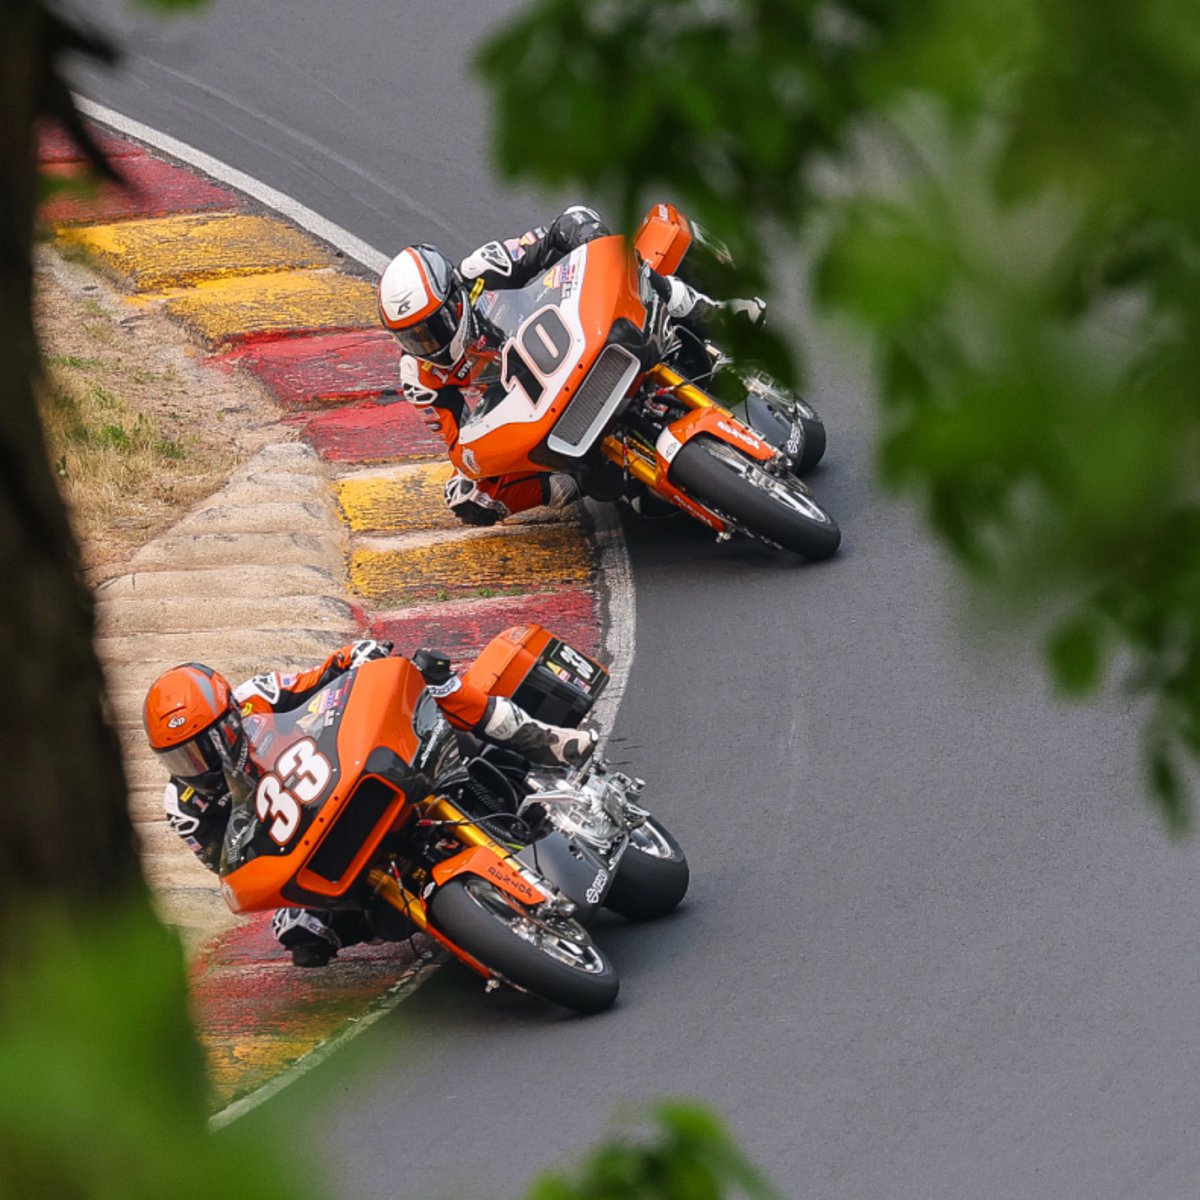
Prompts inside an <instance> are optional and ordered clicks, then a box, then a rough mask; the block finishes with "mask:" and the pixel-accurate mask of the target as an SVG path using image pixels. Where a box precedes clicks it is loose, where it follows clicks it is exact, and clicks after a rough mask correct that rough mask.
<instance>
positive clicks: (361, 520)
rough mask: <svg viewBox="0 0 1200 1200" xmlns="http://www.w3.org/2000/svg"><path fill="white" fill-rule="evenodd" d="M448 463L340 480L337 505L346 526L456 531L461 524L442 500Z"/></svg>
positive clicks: (366, 529) (362, 529)
mask: <svg viewBox="0 0 1200 1200" xmlns="http://www.w3.org/2000/svg"><path fill="white" fill-rule="evenodd" d="M453 473H454V468H453V466H452V465H451V464H450V463H436V464H433V465H428V466H419V467H406V468H404V469H402V470H400V471H394V472H391V473H389V474H387V475H371V476H369V477H367V478H359V479H343V480H342V481H341V482H340V483H339V484H338V485H337V498H338V503H339V504H340V505H341V506H342V515H343V516H344V517H345V518H346V522H347V524H349V526H350V528H351V529H353V530H354V531H355V532H357V533H366V532H375V531H378V530H389V531H395V532H398V533H399V532H403V533H408V532H410V531H412V530H415V529H459V528H461V527H462V526H461V523H460V522H459V521H458V519H457V518H456V517H455V516H454V514H453V513H451V512H450V510H449V509H448V508H447V507H446V505H445V502H444V500H443V494H444V492H445V487H446V480H448V479H449V478H450V476H451V475H452V474H453Z"/></svg>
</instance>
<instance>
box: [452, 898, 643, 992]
mask: <svg viewBox="0 0 1200 1200" xmlns="http://www.w3.org/2000/svg"><path fill="white" fill-rule="evenodd" d="M429 916H430V921H431V923H432V925H433V926H434V928H436V929H438V930H440V931H441V932H442V933H444V934H445V935H446V936H447V937H448V938H449V939H450V940H451V941H452V942H454V943H455V944H457V945H458V946H461V947H462V949H464V950H465V951H466V952H467V953H468V954H469V955H470V956H471V957H472V958H474V959H476V960H477V961H478V962H480V963H482V964H483V965H484V966H485V967H489V968H491V969H492V970H493V971H495V972H496V973H497V974H498V975H500V976H502V977H503V978H504V979H505V980H507V981H508V982H509V983H511V984H513V985H514V986H515V987H518V988H520V989H522V990H523V991H527V992H531V993H532V994H533V995H535V996H538V997H540V998H541V999H543V1000H548V1001H550V1003H551V1004H559V1005H562V1007H563V1008H569V1009H572V1010H573V1011H574V1012H578V1013H595V1012H600V1011H601V1009H605V1008H607V1007H608V1006H609V1005H610V1004H612V1002H613V1001H614V1000H615V999H616V998H617V991H618V989H619V988H620V981H619V980H618V978H617V972H616V970H615V969H614V968H613V965H612V963H610V962H609V961H608V959H607V958H606V957H605V955H604V953H603V952H602V951H601V950H600V949H599V947H598V946H596V944H595V943H594V942H593V941H592V938H591V935H590V934H589V933H588V932H587V930H585V929H584V928H583V926H582V925H580V924H579V922H578V921H575V920H571V919H570V918H566V917H553V918H548V917H543V916H540V915H539V914H537V913H535V912H532V911H531V910H529V909H526V908H525V907H524V906H523V905H522V904H520V903H518V902H517V901H514V900H510V899H509V898H508V897H507V895H506V894H505V893H504V892H502V891H501V890H500V889H499V888H497V887H496V886H495V885H494V884H492V883H489V882H488V880H486V879H483V878H482V877H480V876H478V875H462V876H459V878H457V879H451V880H450V881H449V882H448V883H446V884H445V885H444V886H443V887H441V888H440V889H439V890H438V891H437V893H436V894H435V895H434V897H433V899H432V900H431V901H430V903H429Z"/></svg>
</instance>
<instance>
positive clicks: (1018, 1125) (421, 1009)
mask: <svg viewBox="0 0 1200 1200" xmlns="http://www.w3.org/2000/svg"><path fill="white" fill-rule="evenodd" d="M512 7H513V6H512V5H511V4H509V3H507V2H506V3H492V4H484V3H478V2H471V3H467V2H466V0H458V2H456V3H453V4H448V5H439V4H414V3H407V2H405V3H395V2H388V3H385V2H383V0H369V2H367V0H362V2H359V3H355V4H353V5H347V6H342V5H331V4H327V3H322V2H321V0H293V2H292V3H289V4H288V5H287V6H280V5H270V6H268V5H265V4H252V3H250V2H249V0H239V2H237V3H234V2H231V0H229V2H224V3H218V4H216V5H215V6H214V7H213V9H212V10H211V11H210V12H209V14H208V15H206V16H204V17H203V18H200V19H195V20H193V19H187V20H182V21H177V22H175V23H174V24H172V25H170V26H162V25H159V24H157V23H156V22H153V21H151V20H149V19H145V20H143V19H138V20H136V21H134V20H133V19H132V18H130V17H128V16H127V15H126V14H125V13H124V11H123V10H122V9H119V8H118V7H117V6H116V5H115V4H112V3H111V2H109V3H106V4H105V5H103V6H101V7H100V10H99V11H101V12H104V13H106V15H105V16H104V18H103V19H104V20H105V22H106V23H107V24H108V25H110V26H111V27H113V28H118V29H120V30H121V31H122V34H121V36H122V38H123V40H124V42H125V45H126V48H127V51H128V55H129V57H128V61H127V64H126V68H125V70H124V71H123V73H121V74H120V75H118V76H114V77H109V78H100V77H98V76H96V75H94V74H91V73H81V74H80V75H79V77H78V81H79V85H80V89H81V90H82V91H83V92H84V93H85V94H87V95H88V96H90V97H91V98H92V99H94V100H97V101H99V102H101V103H103V104H106V105H108V106H110V107H112V108H114V109H117V110H118V111H120V112H123V113H125V114H126V115H128V116H130V117H133V118H135V119H137V120H140V121H143V122H145V123H147V124H149V125H152V126H154V127H156V128H158V129H160V130H163V131H165V132H167V133H169V134H172V135H174V136H175V137H177V138H180V139H181V140H183V141H185V142H188V143H190V144H191V145H193V146H196V147H198V148H199V149H201V150H204V151H206V152H208V153H210V154H212V155H214V156H216V157H218V158H220V159H222V160H224V161H226V162H228V163H230V164H231V165H233V166H235V167H237V168H239V169H241V170H243V171H245V172H247V173H249V174H251V175H253V176H255V177H257V178H259V179H261V180H263V181H264V182H265V183H267V184H269V185H271V186H273V187H275V188H278V189H279V190H281V191H283V192H285V193H288V194H289V195H291V196H293V197H295V198H296V199H297V200H299V201H301V202H302V203H304V204H307V205H308V206H309V207H310V208H312V209H315V210H316V211H317V212H319V213H320V214H321V215H322V216H324V217H327V218H328V219H330V220H332V221H334V222H337V223H338V224H340V225H342V226H344V227H345V228H347V229H349V230H350V231H351V232H352V233H354V234H356V235H358V236H359V237H361V238H363V239H364V240H365V241H367V242H368V243H370V244H371V245H373V246H376V247H378V248H380V249H382V250H385V251H389V252H390V251H391V250H393V249H396V248H398V247H399V245H400V244H402V243H403V242H405V241H408V240H433V241H437V242H439V243H441V244H442V245H443V246H444V247H445V248H446V249H447V250H449V251H450V252H452V253H465V252H466V251H467V250H468V249H470V248H471V247H472V246H473V245H475V244H476V243H478V242H480V241H483V240H486V239H488V238H491V237H495V236H504V235H508V234H510V233H515V232H518V231H519V230H521V229H523V228H525V227H527V226H528V225H529V224H530V223H531V222H532V221H533V220H534V219H541V218H545V217H548V216H550V215H553V213H554V211H556V201H555V200H553V199H552V200H546V199H545V198H541V199H538V198H535V197H533V196H531V195H529V194H523V193H520V192H515V191H512V190H508V189H505V188H503V187H502V186H501V185H499V184H498V183H497V182H496V181H495V180H494V178H493V176H492V173H491V171H490V169H489V166H488V158H487V148H486V138H487V133H486V122H487V104H486V100H485V99H484V97H483V95H482V93H481V92H480V90H479V88H478V87H477V86H476V85H475V84H474V83H473V82H472V81H471V79H470V78H469V76H468V75H467V73H466V69H465V66H464V62H465V59H466V56H467V55H468V53H469V49H470V47H471V46H472V45H473V44H474V43H475V42H476V40H477V39H478V37H479V36H480V35H481V34H482V33H483V32H484V31H485V29H486V28H487V27H488V25H489V23H490V22H492V21H495V20H498V19H500V18H501V17H502V16H503V15H504V14H505V13H506V12H508V11H510V10H511V8H512ZM531 136H536V131H531ZM580 198H581V199H586V197H580ZM559 199H562V198H559ZM776 321H777V322H785V321H796V322H797V324H798V323H799V322H798V317H797V312H796V309H795V306H794V305H789V304H787V303H784V304H781V305H777V307H776ZM808 329H809V333H808V337H809V341H810V353H811V355H812V361H813V376H812V383H813V386H812V389H811V393H810V394H811V398H812V399H813V400H814V401H815V403H816V404H817V406H818V408H819V409H820V410H821V411H822V412H823V414H824V415H825V417H826V420H827V423H828V426H829V430H830V450H829V454H828V463H827V465H826V467H825V468H824V469H823V470H822V471H820V472H819V473H818V475H817V476H816V477H815V479H814V484H815V486H816V488H817V492H818V495H819V497H820V498H821V499H822V500H823V501H825V502H826V503H827V504H828V506H829V508H830V509H831V510H832V511H833V513H834V514H835V515H836V516H837V518H838V519H839V521H840V522H841V524H842V527H843V530H844V533H845V542H844V550H843V552H842V553H841V554H840V555H839V557H838V558H836V559H835V560H833V561H832V562H830V563H827V564H823V565H821V566H818V567H797V566H794V565H793V564H791V563H790V562H788V561H785V560H783V559H781V558H779V557H777V556H774V555H772V554H769V553H767V552H765V551H760V550H757V549H755V548H752V547H745V546H737V545H733V546H725V547H718V546H715V545H714V544H712V543H711V542H710V541H709V540H708V539H707V537H706V536H705V535H704V534H703V532H702V531H701V530H699V528H698V527H697V528H696V529H694V530H693V529H687V528H684V527H683V526H682V524H680V523H678V522H670V523H667V524H663V525H644V524H633V523H627V536H628V541H629V548H630V552H631V555H632V559H633V564H634V577H635V581H636V586H637V622H638V624H637V646H638V653H637V658H636V661H635V664H634V668H633V673H632V677H631V681H630V687H629V691H628V694H627V697H626V700H625V703H624V706H623V708H622V710H621V712H620V715H619V717H618V721H617V726H616V729H615V732H614V745H613V749H614V751H615V752H616V756H617V757H619V758H622V759H625V760H627V761H628V763H629V764H631V766H632V767H634V768H635V769H636V770H637V771H638V772H639V773H641V774H643V775H645V776H646V777H647V778H648V779H649V780H650V781H651V790H650V791H649V792H648V796H650V797H651V798H652V805H653V807H654V808H655V809H656V811H657V812H658V813H659V814H660V815H661V816H662V817H663V818H664V819H665V820H666V821H667V822H668V823H669V824H670V825H671V827H672V828H673V829H674V830H675V831H676V833H677V834H678V835H679V837H680V838H681V840H682V841H683V842H684V844H685V846H686V847H687V849H688V851H689V856H690V859H691V863H692V868H693V886H692V892H691V895H690V898H689V901H688V902H687V905H686V907H685V908H684V909H682V910H681V911H680V912H679V913H678V914H677V915H676V916H675V917H673V918H671V919H669V920H667V921H663V922H660V923H658V924H656V925H653V926H643V927H632V926H624V925H622V924H620V923H618V922H615V921H614V922H613V924H612V925H611V926H604V927H602V928H600V929H598V931H597V934H598V938H599V939H600V940H601V941H602V943H603V945H604V946H605V947H606V948H607V949H608V950H609V951H610V953H611V955H612V957H613V959H614V961H615V962H616V964H617V966H618V969H619V970H620V972H621V976H622V980H623V984H622V993H621V999H620V1001H619V1002H618V1005H617V1006H616V1007H615V1008H614V1009H612V1010H611V1011H610V1012H608V1013H606V1014H604V1015H602V1016H600V1017H596V1018H591V1019H586V1020H585V1019H575V1018H570V1017H566V1016H563V1015H560V1014H557V1013H553V1012H549V1011H547V1010H545V1009H543V1008H540V1007H539V1006H538V1005H536V1004H534V1003H532V1002H529V1001H526V1000H525V999H524V998H522V997H518V996H513V995H507V996H491V997H485V996H484V995H483V994H482V990H481V988H480V987H479V985H478V983H477V981H476V980H474V978H473V977H469V976H468V975H467V974H466V973H465V972H462V971H459V970H458V969H456V968H446V969H444V970H442V971H440V972H438V973H437V975H436V976H435V977H434V979H433V980H432V982H430V983H428V984H426V985H425V986H424V987H423V988H422V989H421V990H420V991H419V992H418V993H417V994H416V995H415V996H414V997H413V998H412V999H410V1000H409V1001H407V1002H406V1003H405V1004H404V1005H402V1006H401V1007H400V1008H399V1009H398V1010H396V1011H395V1012H394V1013H392V1014H391V1015H390V1016H389V1017H388V1018H386V1019H385V1020H383V1021H381V1022H379V1023H378V1024H376V1025H375V1026H374V1027H373V1028H372V1029H371V1030H370V1031H368V1032H367V1033H365V1034H364V1035H363V1036H362V1037H361V1038H359V1039H358V1040H357V1042H356V1043H355V1047H356V1049H357V1054H355V1053H351V1054H347V1055H345V1056H335V1058H334V1059H333V1060H331V1061H328V1062H326V1063H325V1064H324V1065H323V1066H322V1067H320V1068H319V1069H317V1070H316V1071H314V1072H313V1073H311V1074H310V1075H308V1076H307V1077H305V1078H304V1079H303V1080H301V1081H300V1082H299V1083H298V1084H296V1085H295V1086H294V1087H293V1088H291V1089H289V1091H288V1092H287V1093H284V1095H282V1096H281V1097H279V1098H278V1099H277V1100H275V1101H272V1102H271V1103H270V1104H268V1105H267V1106H265V1108H264V1109H263V1110H261V1113H260V1114H259V1115H256V1116H253V1117H250V1118H247V1120H249V1121H251V1122H260V1121H261V1122H266V1121H268V1120H272V1119H277V1120H281V1121H283V1122H285V1125H284V1132H283V1133H277V1134H275V1135H274V1137H275V1138H279V1137H282V1138H283V1139H284V1141H285V1144H288V1145H290V1146H291V1147H293V1148H294V1150H295V1152H296V1153H297V1154H300V1155H301V1156H303V1157H304V1158H305V1159H306V1160H311V1162H312V1164H313V1167H314V1170H315V1171H316V1172H317V1173H318V1175H319V1176H322V1177H324V1179H325V1180H327V1181H328V1184H329V1189H330V1192H331V1194H333V1195H336V1196H339V1197H341V1196H345V1197H350V1196H354V1197H377V1196H378V1197H383V1196H388V1197H395V1198H398V1200H404V1198H407V1197H428V1196H458V1197H474V1196H482V1195H488V1196H497V1197H500V1196H513V1197H515V1196H518V1195H520V1194H522V1190H523V1185H524V1183H525V1182H526V1181H527V1180H528V1179H529V1178H530V1176H531V1175H532V1174H533V1173H534V1172H535V1171H536V1170H538V1169H540V1168H543V1167H545V1166H548V1165H550V1164H553V1163H558V1162H562V1161H563V1160H564V1159H567V1158H570V1157H571V1156H572V1155H573V1154H574V1153H575V1152H576V1151H578V1150H580V1149H582V1148H583V1147H585V1146H588V1145H590V1144H592V1143H593V1142H594V1141H595V1140H596V1139H597V1138H598V1137H600V1136H601V1135H602V1133H603V1132H604V1130H605V1128H606V1126H607V1122H608V1120H609V1117H610V1115H611V1113H612V1112H613V1110H614V1108H615V1107H616V1106H618V1105H620V1104H622V1103H626V1102H630V1101H632V1102H638V1101H642V1100H646V1099H651V1098H654V1097H659V1096H663V1095H671V1094H676V1095H679V1094H682V1095H691V1096H699V1097H703V1098H707V1099H708V1100H710V1101H712V1102H713V1103H715V1104H716V1105H717V1106H718V1107H719V1108H720V1110H721V1111H722V1112H724V1113H725V1114H726V1115H727V1117H728V1118H729V1120H730V1121H731V1123H732V1125H733V1127H734V1129H735V1131H736V1132H737V1134H738V1135H739V1137H740V1138H741V1139H742V1141H743V1143H744V1144H745V1146H746V1147H747V1148H748V1150H749V1151H750V1153H751V1154H752V1156H753V1157H754V1158H755V1159H756V1160H757V1161H758V1162H759V1163H760V1164H761V1165H762V1166H763V1167H764V1168H765V1169H766V1171H767V1172H768V1173H769V1174H770V1175H771V1177H772V1178H773V1179H774V1180H775V1182H776V1183H777V1185H778V1186H779V1187H780V1189H781V1190H782V1192H783V1193H784V1194H786V1195H788V1196H796V1197H801V1196H803V1197H829V1198H836V1200H851V1198H866V1197H872V1198H874V1197H879V1198H884V1197H890V1198H898V1197H912V1198H914V1200H931V1198H934V1197H947V1198H949V1197H970V1198H972V1200H991V1198H1000V1197H1003V1198H1013V1200H1023V1198H1030V1200H1033V1198H1039V1197H1047V1198H1054V1200H1067V1198H1073V1197H1079V1198H1080V1200H1107V1198H1114V1200H1115V1198H1117V1197H1123V1198H1125V1197H1128V1198H1139V1200H1142V1198H1145V1200H1173V1198H1175V1197H1182V1196H1185V1195H1194V1194H1195V1190H1196V1186H1197V1180H1198V1179H1200V1141H1197V1139H1196V1137H1195V1130H1196V1128H1197V1127H1198V1126H1200V1089H1197V1087H1196V1082H1195V1081H1196V1080H1197V1078H1200V1037H1198V1036H1197V1032H1196V1021H1197V1014H1198V1012H1200V1002H1198V997H1200V986H1198V985H1200V960H1198V958H1197V955H1196V953H1195V944H1196V940H1197V936H1198V931H1200V889H1198V888H1197V885H1196V877H1197V857H1196V848H1195V846H1194V844H1186V845H1184V846H1182V847H1180V846H1173V845H1170V844H1169V843H1167V841H1166V840H1165V838H1164V837H1163V836H1162V834H1161V832H1160V829H1159V827H1158V826H1157V824H1156V822H1155V820H1154V819H1153V817H1152V816H1151V815H1150V814H1149V812H1148V811H1147V809H1146V808H1145V807H1144V806H1143V804H1142V802H1141V800H1140V793H1139V775H1138V770H1137V764H1136V737H1135V733H1136V721H1135V719H1134V718H1133V717H1132V716H1130V715H1129V714H1128V713H1127V712H1126V710H1125V708H1124V706H1123V704H1122V702H1121V701H1120V699H1119V698H1114V699H1112V700H1111V701H1110V702H1108V703H1107V704H1106V705H1105V706H1103V707H1102V708H1099V709H1090V710H1086V711H1080V710H1073V709H1063V708H1061V707H1059V706H1057V705H1056V704H1054V703H1053V702H1052V701H1051V700H1049V699H1048V698H1047V696H1046V694H1045V690H1044V687H1043V685H1042V683H1041V681H1040V678H1039V675H1038V672H1037V670H1036V666H1035V659H1034V655H1033V653H1032V650H1031V649H1030V647H1028V646H1026V645H1024V644H1023V642H1022V640H1021V639H1020V638H1013V639H1005V638H1004V637H1001V636H1000V635H998V634H993V633H991V632H989V631H988V630H986V629H985V628H982V627H970V626H968V625H967V624H965V623H964V621H963V620H962V619H961V615H960V614H961V605H960V600H961V597H960V595H959V593H958V591H957V589H956V586H955V584H954V577H953V575H952V574H951V573H950V572H949V571H948V570H947V569H946V568H945V567H944V565H943V564H942V563H941V561H940V559H939V556H938V554H937V552H936V550H935V549H934V548H933V547H932V545H931V543H930V541H929V539H928V538H927V537H926V535H925V534H924V533H923V532H922V531H921V528H920V526H919V523H918V522H917V521H916V520H915V519H914V517H913V515H912V514H911V513H910V512H908V511H907V510H906V509H905V508H904V507H902V506H899V505H896V504H895V503H893V502H891V501H889V500H887V499H885V498H884V497H882V496H880V495H879V494H878V492H877V491H876V490H875V488H874V487H873V485H872V483H871V466H870V462H871V448H872V422H873V415H872V409H871V406H870V403H869V401H868V400H867V399H866V398H865V394H864V392H865V389H864V386H863V378H864V361H863V359H862V356H861V355H859V354H855V353H851V352H850V351H848V350H847V349H846V348H845V346H844V345H843V344H842V343H840V342H839V341H838V339H836V338H835V337H833V336H831V335H830V334H828V333H827V332H822V331H817V332H814V331H813V327H811V326H808ZM302 1147H303V1149H302Z"/></svg>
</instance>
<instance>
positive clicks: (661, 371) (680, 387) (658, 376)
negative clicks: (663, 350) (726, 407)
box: [646, 363, 721, 408]
mask: <svg viewBox="0 0 1200 1200" xmlns="http://www.w3.org/2000/svg"><path fill="white" fill-rule="evenodd" d="M646 374H647V375H648V376H649V377H650V378H651V379H653V380H654V382H655V383H657V384H659V385H660V386H662V387H668V388H670V389H671V390H672V391H673V392H674V393H675V395H676V396H678V397H679V399H680V400H682V401H683V403H684V404H688V405H690V406H691V407H692V408H720V407H721V406H720V405H719V404H718V403H717V402H716V401H715V400H714V399H713V398H712V397H711V396H707V395H705V394H704V392H702V391H701V390H700V389H699V388H698V387H697V386H696V385H695V384H694V383H688V381H687V380H686V379H684V377H683V376H682V375H680V374H679V372H678V371H672V370H671V368H670V367H668V366H664V365H663V364H662V363H656V364H655V365H654V366H652V367H651V368H650V370H649V371H647V372H646Z"/></svg>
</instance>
